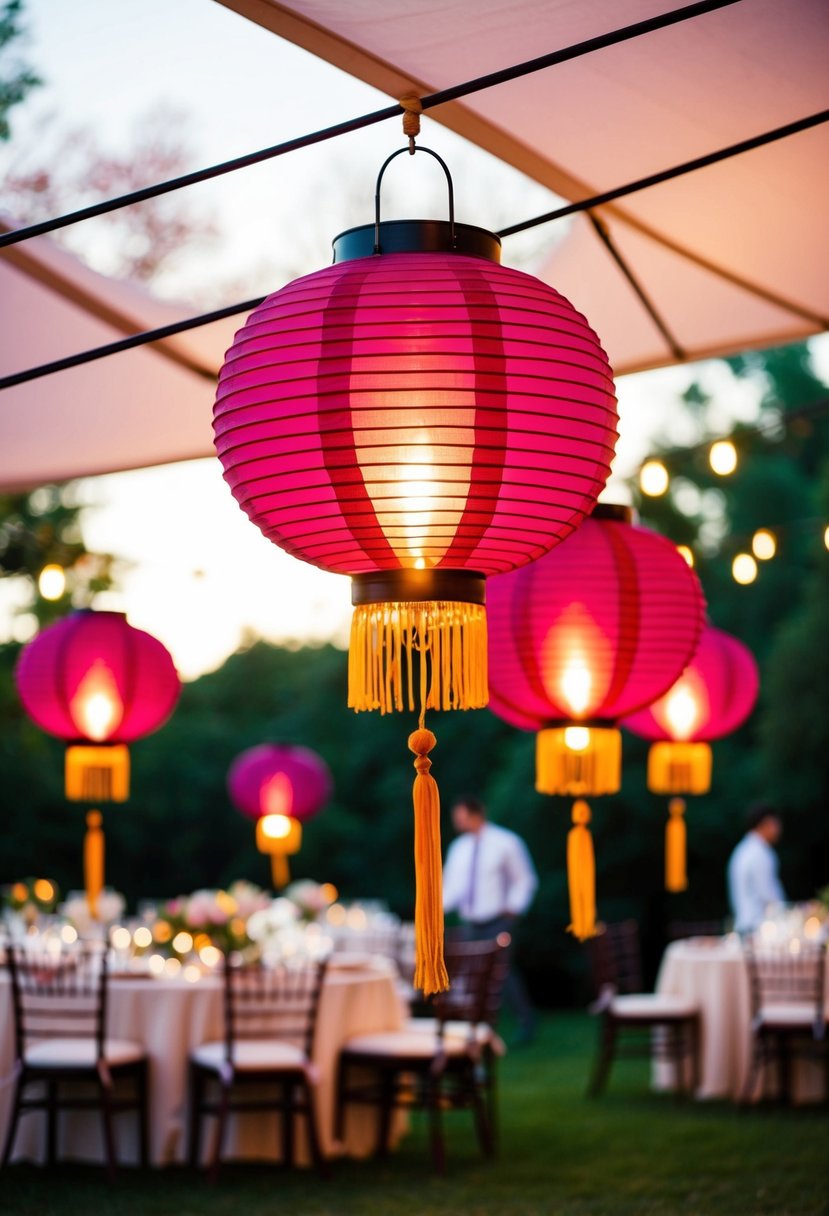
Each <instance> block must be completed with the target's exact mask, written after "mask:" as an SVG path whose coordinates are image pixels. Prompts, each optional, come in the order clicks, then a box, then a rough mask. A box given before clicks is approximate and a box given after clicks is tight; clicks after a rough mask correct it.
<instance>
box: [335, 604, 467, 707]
mask: <svg viewBox="0 0 829 1216" xmlns="http://www.w3.org/2000/svg"><path fill="white" fill-rule="evenodd" d="M415 668H416V670H415ZM488 699H489V693H488V685H487V635H486V610H485V609H484V607H483V605H482V604H464V603H456V602H454V601H446V600H425V601H423V602H411V603H403V602H399V603H398V602H390V603H382V604H360V605H358V606H357V607H356V608H355V609H354V616H353V617H352V621H351V642H350V645H349V651H348V704H349V706H350V708H351V709H354V710H356V711H357V713H359V712H360V711H361V710H371V709H379V710H380V713H381V714H387V713H391V712H392V711H393V710H405V709H408V710H409V711H410V712H414V710H415V708H416V704H417V707H418V708H420V709H481V708H482V707H483V706H484V705H486V703H487V701H488Z"/></svg>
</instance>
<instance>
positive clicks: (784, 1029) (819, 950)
mask: <svg viewBox="0 0 829 1216" xmlns="http://www.w3.org/2000/svg"><path fill="white" fill-rule="evenodd" d="M792 944H796V946H797V950H796V951H795V952H793V951H792V948H791V945H792ZM792 944H786V945H778V944H774V945H767V944H766V943H764V942H763V943H758V944H757V945H755V944H754V942H753V941H752V940H751V938H750V937H744V938H743V953H744V956H745V960H746V966H747V968H748V980H749V992H750V995H751V1065H750V1067H749V1072H748V1078H747V1080H746V1086H745V1089H744V1091H743V1095H742V1101H743V1102H744V1103H747V1102H750V1101H751V1100H752V1098H753V1097H754V1093H755V1090H756V1087H757V1081H758V1078H759V1075H760V1071H761V1069H762V1068H763V1067H764V1065H766V1064H769V1063H771V1062H772V1061H773V1062H775V1063H776V1065H777V1092H778V1099H779V1101H781V1102H789V1103H790V1102H791V1100H792V1086H791V1069H792V1063H793V1060H794V1059H795V1058H798V1057H806V1058H812V1059H814V1058H819V1059H822V1060H823V1061H824V1064H825V1067H826V1094H827V1096H829V1051H827V1040H826V1018H825V1012H824V994H825V989H824V983H825V971H826V947H825V946H824V945H817V944H813V943H806V942H803V943H792ZM767 1077H768V1074H767V1073H764V1077H763V1080H764V1085H763V1095H762V1096H765V1090H766V1088H767V1086H766V1081H767Z"/></svg>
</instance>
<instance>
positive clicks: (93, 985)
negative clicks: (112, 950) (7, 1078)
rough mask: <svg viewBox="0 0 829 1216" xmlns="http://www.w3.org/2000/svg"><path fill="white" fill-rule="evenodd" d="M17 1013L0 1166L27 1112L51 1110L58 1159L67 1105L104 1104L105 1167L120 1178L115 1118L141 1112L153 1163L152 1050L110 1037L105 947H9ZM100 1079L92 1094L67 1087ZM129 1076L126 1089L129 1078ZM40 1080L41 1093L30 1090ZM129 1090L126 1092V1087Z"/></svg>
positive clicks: (50, 1149) (53, 1153)
mask: <svg viewBox="0 0 829 1216" xmlns="http://www.w3.org/2000/svg"><path fill="white" fill-rule="evenodd" d="M6 966H7V968H8V970H9V974H10V976H11V987H12V1009H13V1017H14V1041H15V1061H14V1100H13V1106H12V1113H11V1119H10V1121H9V1128H8V1132H7V1134H6V1143H5V1147H4V1150H3V1160H2V1164H3V1165H4V1166H5V1165H7V1164H8V1162H9V1160H10V1159H11V1154H12V1149H13V1147H14V1141H15V1137H16V1134H17V1126H18V1122H19V1120H20V1116H21V1115H22V1114H26V1113H28V1112H29V1111H34V1110H42V1111H45V1112H46V1117H47V1122H46V1161H47V1164H48V1165H49V1166H50V1167H51V1166H54V1164H55V1162H56V1161H57V1158H58V1144H57V1140H58V1129H57V1117H58V1113H59V1112H60V1111H62V1110H83V1109H87V1110H88V1109H95V1110H100V1112H101V1120H102V1126H103V1133H104V1150H105V1153H106V1166H107V1172H108V1174H109V1177H110V1179H113V1178H114V1177H115V1170H116V1164H117V1162H116V1152H115V1138H114V1134H113V1117H114V1115H116V1114H118V1113H119V1112H121V1111H124V1110H135V1111H136V1112H137V1114H138V1123H139V1155H140V1162H141V1165H142V1166H146V1165H147V1164H148V1151H147V1055H146V1052H145V1050H144V1047H143V1046H142V1045H141V1044H140V1043H133V1042H129V1041H126V1040H121V1039H110V1038H107V1034H106V1022H107V952H106V950H105V949H103V948H101V947H98V946H95V945H94V944H90V945H86V946H76V947H73V948H72V949H71V950H69V949H61V950H59V951H58V952H57V953H53V952H51V951H47V950H46V949H44V948H32V947H30V946H29V945H26V946H14V945H9V946H7V948H6ZM81 1081H82V1082H94V1083H95V1085H96V1087H97V1092H96V1093H95V1094H94V1095H88V1094H87V1095H85V1096H82V1095H79V1094H77V1093H76V1094H73V1093H71V1092H67V1090H66V1087H67V1086H68V1085H69V1083H77V1082H81ZM125 1082H129V1084H128V1085H127V1086H126V1087H125V1086H124V1083H125ZM35 1084H37V1085H38V1086H42V1087H43V1092H40V1093H38V1092H36V1093H35V1094H34V1095H31V1094H27V1092H26V1091H27V1089H29V1087H30V1086H32V1085H35ZM127 1090H128V1091H131V1092H126V1091H127Z"/></svg>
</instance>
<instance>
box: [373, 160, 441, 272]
mask: <svg viewBox="0 0 829 1216" xmlns="http://www.w3.org/2000/svg"><path fill="white" fill-rule="evenodd" d="M414 151H415V152H427V153H428V154H429V156H433V157H434V158H435V160H436V161H437V162H438V164H439V165H440V167H441V169H443V172H444V173H445V174H446V185H447V187H448V190H449V240H450V243H451V246H452V248H453V249H454V248H455V245H456V243H457V242H456V240H455V187H454V185H453V184H452V174H451V173H450V172H449V166H448V165H447V163H446V161H445V160H444V159H443V157H442V156H438V154H437V152H433V151H432V149H431V148H424V146H423V144H417V145H416V146H415V148H414ZM409 152H410V149H409V147H408V146H407V147H405V148H398V149H397V151H396V152H392V154H391V156H388V157H386V159H385V160H384V161H383V164H382V165H381V166H380V172H379V173H378V174H377V184H376V185H375V187H374V252H375V253H380V252H381V249H380V186H381V184H382V181H383V174H384V173H385V172H386V169H388V167H389V165H390V164H391V162H392V161H393V160H394V159H395V158H396V157H398V156H402V155H403V154H404V153H409Z"/></svg>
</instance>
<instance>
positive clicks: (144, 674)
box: [15, 609, 181, 916]
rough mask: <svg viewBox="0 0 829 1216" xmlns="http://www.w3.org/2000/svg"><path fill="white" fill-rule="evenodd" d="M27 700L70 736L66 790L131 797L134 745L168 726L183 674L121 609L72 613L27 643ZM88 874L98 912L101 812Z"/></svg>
mask: <svg viewBox="0 0 829 1216" xmlns="http://www.w3.org/2000/svg"><path fill="white" fill-rule="evenodd" d="M15 679H16V681H17V689H18V692H19V694H20V699H21V701H22V702H23V707H24V709H25V710H26V712H27V713H28V715H29V717H30V718H32V719H33V720H34V721H35V722H36V723H37V725H38V726H40V727H41V728H42V729H43V730H45V731H47V732H48V733H49V734H50V735H57V737H58V738H59V739H64V740H65V741H66V745H67V746H66V777H65V784H66V797H67V798H69V799H71V800H73V801H77V802H124V801H125V800H126V799H127V797H128V796H129V776H130V766H129V751H128V749H127V744H128V743H132V742H134V740H136V739H140V738H141V737H142V736H143V735H148V734H151V733H152V732H153V731H155V730H158V728H159V727H160V726H162V725H163V724H164V723H165V722H166V721H167V719H168V718H169V716H170V714H171V713H172V712H173V709H174V708H175V704H176V702H177V700H178V698H179V693H180V692H181V681H180V680H179V677H178V672H177V671H176V668H175V664H174V663H173V660H172V657H171V655H170V652H169V651H168V650H167V649H166V647H165V646H163V645H162V643H161V642H159V640H158V639H157V638H154V637H153V636H152V635H151V634H149V633H145V632H144V631H143V630H142V629H135V628H134V627H133V626H132V625H129V624H128V623H127V618H126V616H125V615H124V614H123V613H121V612H93V611H92V610H91V609H84V610H82V611H79V612H72V613H70V614H69V616H66V617H64V618H63V619H62V620H60V621H57V622H56V623H55V624H54V625H50V626H49V627H48V628H46V629H44V630H42V631H41V632H40V633H39V634H38V635H37V636H36V637H35V638H33V639H32V641H31V642H29V643H28V645H26V646H24V648H23V650H22V651H21V654H20V658H19V660H18V663H17V669H16V671H15ZM86 822H87V834H86V841H85V844H84V874H85V883H86V893H87V899H88V901H89V906H90V910H91V912H92V915H93V916H94V915H95V914H96V909H97V901H98V896H99V895H100V892H101V890H102V889H103V884H104V838H103V831H102V828H101V824H102V820H101V814H100V812H99V811H97V810H90V811H89V812H88V813H87V816H86Z"/></svg>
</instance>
